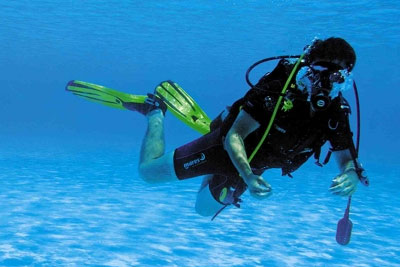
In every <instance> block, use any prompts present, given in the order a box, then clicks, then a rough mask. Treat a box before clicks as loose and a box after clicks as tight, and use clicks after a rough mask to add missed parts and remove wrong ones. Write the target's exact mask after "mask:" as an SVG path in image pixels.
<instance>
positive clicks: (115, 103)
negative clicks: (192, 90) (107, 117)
mask: <svg viewBox="0 0 400 267" xmlns="http://www.w3.org/2000/svg"><path fill="white" fill-rule="evenodd" d="M66 90H67V91H69V92H72V93H73V94H74V95H77V96H80V97H83V98H85V99H87V100H89V101H93V102H97V103H100V104H103V105H106V106H109V107H113V108H119V109H126V110H132V111H139V112H140V108H141V107H142V106H143V103H145V102H146V99H147V96H145V95H132V94H127V93H123V92H119V91H117V90H114V89H110V88H107V87H104V86H101V85H96V84H93V83H87V82H83V81H78V80H72V81H70V82H68V84H67V86H66ZM154 94H155V95H156V96H157V97H159V98H160V99H162V100H163V101H164V103H165V104H166V105H167V107H168V110H170V111H171V113H172V114H173V115H174V116H176V117H177V118H178V119H180V120H181V121H183V122H184V123H185V124H187V125H188V126H190V127H191V128H192V129H194V130H196V131H198V132H199V133H201V134H206V133H208V132H209V131H210V123H211V119H210V118H209V117H208V116H207V115H206V114H205V112H204V111H203V110H202V109H201V108H200V107H199V105H197V103H196V102H195V101H194V100H193V99H192V98H191V97H190V96H189V95H188V94H187V93H186V92H185V91H184V90H183V89H182V88H181V87H180V86H179V85H177V84H176V83H174V82H172V81H165V82H162V83H161V84H160V85H158V86H157V87H156V90H155V93H154Z"/></svg>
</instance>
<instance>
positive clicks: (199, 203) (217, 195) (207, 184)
mask: <svg viewBox="0 0 400 267" xmlns="http://www.w3.org/2000/svg"><path fill="white" fill-rule="evenodd" d="M246 189H247V186H246V183H245V182H244V181H243V179H242V178H240V176H238V175H236V176H235V175H233V176H229V177H227V176H222V175H218V174H214V175H209V176H206V177H204V179H203V182H202V184H201V186H200V190H199V192H198V193H197V199H196V206H195V209H196V212H197V213H198V214H200V215H202V216H212V215H215V214H216V213H217V212H218V211H219V210H220V209H221V208H222V207H224V206H227V205H231V204H233V205H235V206H236V207H239V206H240V205H239V203H240V202H241V199H240V196H241V195H242V194H243V193H244V191H246Z"/></svg>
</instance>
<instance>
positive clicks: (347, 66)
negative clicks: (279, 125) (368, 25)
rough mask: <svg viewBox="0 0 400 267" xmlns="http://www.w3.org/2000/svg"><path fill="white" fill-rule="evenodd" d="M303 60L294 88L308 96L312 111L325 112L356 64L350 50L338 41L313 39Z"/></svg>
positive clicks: (353, 53)
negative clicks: (304, 63) (303, 63)
mask: <svg viewBox="0 0 400 267" xmlns="http://www.w3.org/2000/svg"><path fill="white" fill-rule="evenodd" d="M305 61H306V66H304V67H302V68H301V69H300V70H299V72H298V74H297V77H296V82H297V84H298V87H299V89H302V90H303V91H304V92H307V93H308V96H309V101H310V103H311V107H312V109H313V110H314V111H318V110H326V109H327V108H328V107H329V105H330V102H331V99H333V98H335V97H336V96H338V94H339V92H340V91H343V90H344V89H345V87H346V86H347V85H346V83H345V81H346V80H347V81H349V80H350V79H348V78H349V76H350V71H351V70H352V69H353V67H354V64H355V61H356V55H355V52H354V49H353V48H352V47H351V46H350V45H349V44H348V43H347V42H346V41H345V40H343V39H341V38H335V37H331V38H328V39H326V40H316V41H314V42H313V44H312V45H311V46H310V47H309V48H308V51H307V52H306V55H305Z"/></svg>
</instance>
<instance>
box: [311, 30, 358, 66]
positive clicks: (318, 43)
mask: <svg viewBox="0 0 400 267" xmlns="http://www.w3.org/2000/svg"><path fill="white" fill-rule="evenodd" d="M305 60H306V62H307V63H308V64H309V65H315V64H318V63H321V62H322V63H325V64H332V65H337V66H338V67H340V68H341V69H344V70H347V71H351V70H352V69H353V68H354V65H355V63H356V53H355V52H354V49H353V47H351V45H350V44H349V43H348V42H346V41H345V40H344V39H342V38H337V37H330V38H328V39H325V40H321V39H316V40H315V41H314V42H313V43H312V44H311V46H310V47H309V48H308V52H307V53H306V55H305Z"/></svg>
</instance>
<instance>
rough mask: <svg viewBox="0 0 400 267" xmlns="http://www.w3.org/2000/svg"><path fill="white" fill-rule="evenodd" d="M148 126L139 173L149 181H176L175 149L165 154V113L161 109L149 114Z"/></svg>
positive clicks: (141, 153)
mask: <svg viewBox="0 0 400 267" xmlns="http://www.w3.org/2000/svg"><path fill="white" fill-rule="evenodd" d="M147 119H148V126H147V131H146V134H145V137H144V139H143V143H142V147H141V151H140V162H139V173H140V176H141V178H142V179H143V180H145V181H146V182H149V183H160V182H168V181H175V180H177V179H178V178H177V177H176V174H175V170H174V162H173V160H174V151H172V152H170V153H167V154H164V150H165V140H164V114H163V112H162V111H161V110H160V109H156V110H153V111H151V112H149V113H148V114H147Z"/></svg>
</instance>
